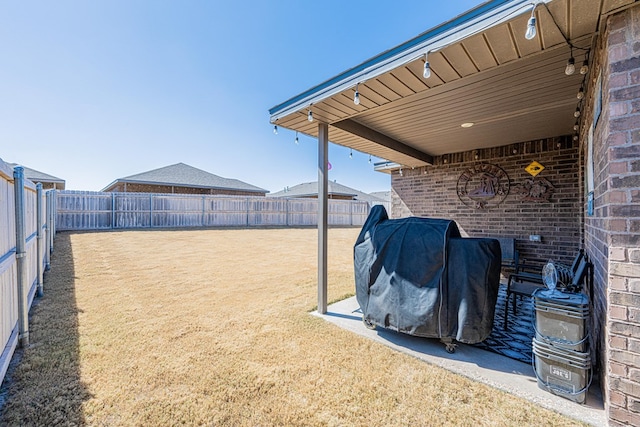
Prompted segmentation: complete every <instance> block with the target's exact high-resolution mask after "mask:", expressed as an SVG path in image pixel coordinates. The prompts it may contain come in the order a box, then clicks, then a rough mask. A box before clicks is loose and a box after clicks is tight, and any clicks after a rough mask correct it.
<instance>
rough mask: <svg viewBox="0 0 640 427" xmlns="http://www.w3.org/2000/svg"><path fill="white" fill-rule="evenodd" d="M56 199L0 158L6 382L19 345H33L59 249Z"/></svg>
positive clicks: (0, 365)
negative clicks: (36, 309)
mask: <svg viewBox="0 0 640 427" xmlns="http://www.w3.org/2000/svg"><path fill="white" fill-rule="evenodd" d="M53 212H54V208H53V198H52V197H51V195H50V194H49V193H47V194H44V193H43V191H42V185H41V184H38V185H35V184H33V183H32V182H31V181H29V180H26V179H25V178H24V174H23V169H22V168H21V167H16V168H15V170H14V169H13V168H11V167H10V166H8V165H7V164H6V163H4V162H3V161H2V159H0V310H1V312H0V351H2V353H1V354H0V382H2V380H3V379H4V376H5V374H6V372H7V368H8V366H9V362H10V361H11V357H12V356H13V353H14V351H15V349H16V346H17V345H18V344H20V345H22V346H26V345H28V344H29V317H28V315H29V309H30V308H31V304H32V303H33V299H34V297H35V295H36V293H37V294H38V295H42V292H43V275H44V270H45V269H47V268H49V262H50V258H49V256H50V253H51V251H52V249H53V235H54V234H55V227H53V226H52V225H53V218H54V215H53Z"/></svg>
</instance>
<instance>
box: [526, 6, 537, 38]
mask: <svg viewBox="0 0 640 427" xmlns="http://www.w3.org/2000/svg"><path fill="white" fill-rule="evenodd" d="M536 32H537V31H536V17H535V16H533V11H532V12H531V18H529V20H528V21H527V32H526V33H524V38H526V39H527V40H532V39H533V38H534V37H535V36H536Z"/></svg>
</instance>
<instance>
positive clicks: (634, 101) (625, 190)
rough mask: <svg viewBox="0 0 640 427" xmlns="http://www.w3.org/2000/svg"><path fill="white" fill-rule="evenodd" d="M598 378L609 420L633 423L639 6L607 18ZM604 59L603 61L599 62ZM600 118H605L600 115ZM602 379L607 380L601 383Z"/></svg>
mask: <svg viewBox="0 0 640 427" xmlns="http://www.w3.org/2000/svg"><path fill="white" fill-rule="evenodd" d="M605 37H606V48H605V52H604V55H605V57H604V58H603V59H604V62H605V68H604V69H603V81H604V80H605V78H606V80H607V82H608V83H607V85H606V91H605V93H604V94H603V113H604V110H605V108H607V113H608V117H607V119H608V123H607V125H608V134H607V135H606V139H607V142H606V151H607V153H606V155H605V158H604V159H601V160H602V161H604V162H607V163H608V177H605V178H606V179H607V185H606V188H607V191H606V193H607V194H606V198H605V199H606V200H607V201H608V206H607V207H608V211H607V212H606V213H605V214H604V215H603V217H604V218H605V229H606V230H607V234H608V238H607V240H608V242H607V243H608V246H609V248H608V287H607V290H606V293H607V319H606V325H605V328H606V340H607V342H606V359H607V360H606V361H605V366H604V367H605V369H606V372H605V376H606V379H605V384H604V387H603V388H604V389H605V390H607V391H608V393H607V402H606V406H607V412H608V416H609V421H610V423H611V425H636V426H637V425H640V249H638V248H639V247H640V5H638V6H634V7H633V8H631V9H628V10H626V11H623V12H621V13H619V14H617V15H614V16H612V17H610V18H609V21H608V32H607V35H606V36H605ZM607 65H608V66H607ZM603 117H606V116H605V114H603ZM607 383H608V384H607Z"/></svg>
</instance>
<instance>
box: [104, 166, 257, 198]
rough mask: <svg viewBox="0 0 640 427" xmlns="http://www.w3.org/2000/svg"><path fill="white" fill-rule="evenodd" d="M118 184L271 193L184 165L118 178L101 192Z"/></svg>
mask: <svg viewBox="0 0 640 427" xmlns="http://www.w3.org/2000/svg"><path fill="white" fill-rule="evenodd" d="M118 183H130V184H146V185H173V186H180V187H197V188H216V189H225V190H237V191H248V192H254V193H263V194H264V193H268V192H269V191H268V190H265V189H263V188H260V187H256V186H255V185H251V184H247V183H246V182H242V181H240V180H237V179H232V178H223V177H221V176H218V175H214V174H212V173H209V172H207V171H203V170H202V169H198V168H195V167H193V166H189V165H187V164H184V163H176V164H175V165H169V166H165V167H162V168H158V169H153V170H150V171H147V172H142V173H138V174H135V175H130V176H126V177H124V178H118V179H116V180H115V181H113V182H112V183H111V184H109V185H107V186H106V187H105V188H103V189H102V190H101V191H109V190H110V189H111V188H113V187H115V186H116V185H117V184H118Z"/></svg>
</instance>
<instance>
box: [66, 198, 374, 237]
mask: <svg viewBox="0 0 640 427" xmlns="http://www.w3.org/2000/svg"><path fill="white" fill-rule="evenodd" d="M54 194H55V195H56V197H55V198H56V202H55V204H56V212H57V218H56V228H57V229H58V230H102V229H114V228H120V229H122V228H154V227H156V228H162V227H225V226H229V227H254V226H255V227H258V226H282V227H296V226H313V225H317V224H318V200H317V199H289V198H276V197H237V196H208V195H190V194H156V193H100V192H87V191H68V190H63V191H55V192H54ZM369 209H370V207H369V204H368V203H367V202H364V201H357V200H329V218H328V220H329V225H345V226H360V225H362V224H364V222H365V220H366V219H367V215H368V214H369Z"/></svg>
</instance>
